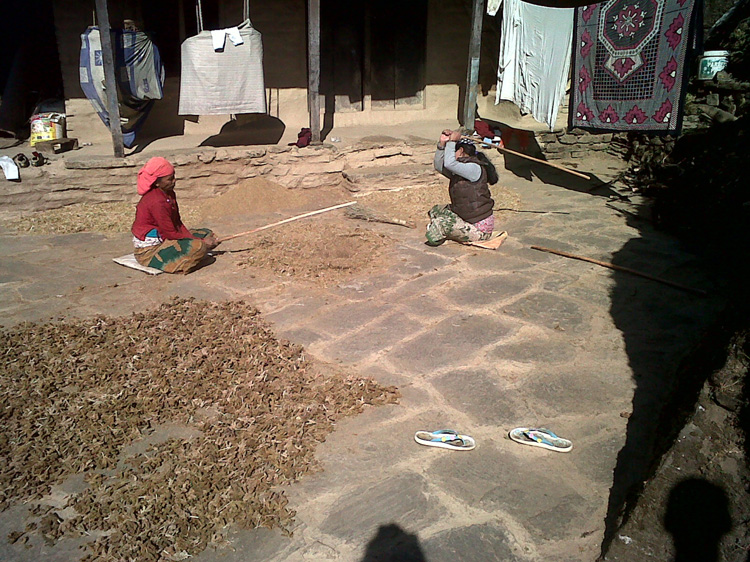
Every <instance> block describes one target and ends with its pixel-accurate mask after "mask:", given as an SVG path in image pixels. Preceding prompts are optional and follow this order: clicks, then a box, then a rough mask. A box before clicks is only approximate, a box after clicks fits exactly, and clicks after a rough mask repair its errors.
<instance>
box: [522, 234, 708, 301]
mask: <svg viewBox="0 0 750 562" xmlns="http://www.w3.org/2000/svg"><path fill="white" fill-rule="evenodd" d="M531 249H532V250H539V251H540V252H548V253H550V254H556V255H558V256H563V257H566V258H571V259H574V260H581V261H585V262H589V263H594V264H596V265H601V266H602V267H607V268H609V269H614V270H615V271H624V272H625V273H631V274H633V275H637V276H639V277H643V278H645V279H650V280H651V281H657V282H659V283H663V284H664V285H669V286H670V287H674V288H675V289H681V290H683V291H688V292H689V293H694V294H696V295H701V296H706V295H707V294H708V293H707V292H706V291H703V290H701V289H693V288H692V287H686V286H685V285H680V284H679V283H674V282H672V281H667V280H666V279H662V278H661V277H654V276H653V275H649V274H648V273H643V272H642V271H638V270H636V269H630V268H629V267H623V266H621V265H615V264H613V263H609V262H606V261H599V260H595V259H593V258H585V257H583V256H577V255H575V254H569V253H567V252H563V251H561V250H553V249H551V248H542V247H541V246H532V247H531Z"/></svg>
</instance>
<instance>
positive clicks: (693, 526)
mask: <svg viewBox="0 0 750 562" xmlns="http://www.w3.org/2000/svg"><path fill="white" fill-rule="evenodd" d="M664 528H665V529H666V530H667V531H669V533H670V534H671V535H672V538H673V540H674V547H675V557H674V562H691V561H693V560H700V561H701V562H716V561H717V560H719V541H720V540H721V537H722V536H723V535H725V534H726V533H727V532H728V531H730V530H731V529H732V520H731V517H730V515H729V499H728V498H727V494H726V492H724V489H723V488H722V487H721V486H717V485H715V484H711V483H710V482H708V481H706V480H703V479H701V478H689V479H686V480H683V481H682V482H680V483H679V484H677V485H676V486H675V487H674V488H672V491H671V492H670V494H669V500H668V503H667V511H666V513H665V515H664Z"/></svg>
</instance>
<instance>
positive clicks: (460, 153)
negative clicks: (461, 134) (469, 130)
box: [456, 140, 477, 158]
mask: <svg viewBox="0 0 750 562" xmlns="http://www.w3.org/2000/svg"><path fill="white" fill-rule="evenodd" d="M476 154H477V147H476V146H474V143H473V142H471V141H470V140H460V141H458V142H457V143H456V158H463V157H464V156H476Z"/></svg>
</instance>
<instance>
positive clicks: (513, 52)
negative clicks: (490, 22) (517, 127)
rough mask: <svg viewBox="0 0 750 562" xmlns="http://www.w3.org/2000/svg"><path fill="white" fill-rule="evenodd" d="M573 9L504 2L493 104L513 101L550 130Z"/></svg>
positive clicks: (565, 67)
mask: <svg viewBox="0 0 750 562" xmlns="http://www.w3.org/2000/svg"><path fill="white" fill-rule="evenodd" d="M574 11H575V10H574V8H546V7H544V6H536V5H534V4H529V3H527V2H523V1H522V0H503V26H502V36H501V40H500V60H499V64H498V69H497V93H496V95H495V104H498V103H500V100H501V99H503V100H510V101H512V102H515V104H516V105H518V107H519V108H520V109H521V111H524V112H526V113H531V114H532V115H533V116H534V119H536V120H537V121H539V122H541V123H546V124H547V126H548V127H549V128H550V130H552V129H554V126H555V120H556V119H557V112H558V110H559V109H560V102H561V101H562V97H563V95H564V94H565V85H566V83H567V81H568V73H569V70H570V57H571V50H572V45H573V14H574Z"/></svg>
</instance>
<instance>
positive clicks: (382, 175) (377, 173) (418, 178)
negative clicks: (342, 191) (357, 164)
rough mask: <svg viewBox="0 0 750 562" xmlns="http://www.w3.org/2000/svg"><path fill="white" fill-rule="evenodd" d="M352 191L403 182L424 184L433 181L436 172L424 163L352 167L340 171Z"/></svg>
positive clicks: (384, 186) (383, 187) (380, 187)
mask: <svg viewBox="0 0 750 562" xmlns="http://www.w3.org/2000/svg"><path fill="white" fill-rule="evenodd" d="M342 174H343V176H344V178H345V179H346V180H348V181H349V183H350V188H351V189H352V190H353V191H360V190H377V189H386V188H388V187H391V186H395V185H399V186H403V185H404V184H410V185H414V184H426V183H430V182H433V181H435V179H436V178H437V177H438V174H437V172H436V171H435V170H434V169H433V168H432V167H431V166H425V165H424V164H398V165H392V166H373V167H369V168H354V169H349V170H344V171H343V172H342Z"/></svg>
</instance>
